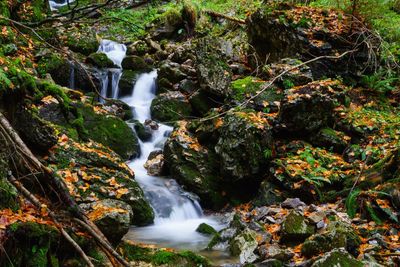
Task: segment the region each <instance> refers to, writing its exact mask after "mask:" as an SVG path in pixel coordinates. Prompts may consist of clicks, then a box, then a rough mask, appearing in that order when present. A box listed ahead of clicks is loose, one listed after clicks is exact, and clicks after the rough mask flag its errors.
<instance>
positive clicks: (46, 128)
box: [14, 108, 58, 152]
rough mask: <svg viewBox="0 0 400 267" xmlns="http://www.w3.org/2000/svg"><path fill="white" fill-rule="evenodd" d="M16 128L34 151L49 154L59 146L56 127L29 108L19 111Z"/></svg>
mask: <svg viewBox="0 0 400 267" xmlns="http://www.w3.org/2000/svg"><path fill="white" fill-rule="evenodd" d="M14 127H15V129H16V130H17V131H18V132H19V134H20V136H21V138H22V139H23V140H24V142H26V143H27V144H28V145H29V147H31V148H33V150H34V151H41V152H47V150H48V149H50V148H51V147H52V146H54V145H55V144H57V139H58V137H57V133H56V130H55V129H54V126H52V125H50V123H49V122H47V121H45V120H43V119H41V118H40V117H39V116H38V115H37V114H35V113H34V112H33V111H29V109H27V108H21V109H20V110H19V111H17V113H16V118H15V120H14Z"/></svg>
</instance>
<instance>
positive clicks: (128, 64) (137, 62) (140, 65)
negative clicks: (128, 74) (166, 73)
mask: <svg viewBox="0 0 400 267" xmlns="http://www.w3.org/2000/svg"><path fill="white" fill-rule="evenodd" d="M122 68H123V69H126V70H133V71H137V72H149V71H151V67H150V66H149V65H148V64H147V63H146V62H145V61H144V59H143V58H141V57H139V56H126V57H125V58H124V59H123V60H122Z"/></svg>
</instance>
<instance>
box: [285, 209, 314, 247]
mask: <svg viewBox="0 0 400 267" xmlns="http://www.w3.org/2000/svg"><path fill="white" fill-rule="evenodd" d="M314 232H315V229H314V227H313V226H311V225H310V224H309V223H308V221H307V219H306V218H305V217H304V216H303V215H301V214H300V213H298V212H296V211H291V212H290V213H289V214H288V215H287V216H286V218H285V220H284V221H283V223H282V228H281V242H283V243H287V242H302V241H304V240H305V239H306V238H307V237H309V236H311V235H312V234H313V233H314Z"/></svg>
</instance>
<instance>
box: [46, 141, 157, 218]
mask: <svg viewBox="0 0 400 267" xmlns="http://www.w3.org/2000/svg"><path fill="white" fill-rule="evenodd" d="M47 164H50V166H53V167H54V168H56V169H57V173H58V174H59V175H60V176H61V177H62V178H63V179H64V181H65V183H66V185H67V187H68V189H69V192H70V194H71V196H72V197H74V198H75V200H76V201H77V203H78V204H81V203H91V202H96V201H99V200H104V199H113V200H118V201H123V202H125V203H127V204H129V205H130V207H131V208H132V211H133V219H132V223H133V224H135V225H147V224H150V223H152V222H153V219H154V213H153V210H152V208H151V207H150V205H149V204H148V202H147V201H146V199H145V197H144V194H143V191H142V189H141V188H140V187H139V185H138V184H137V182H136V181H135V180H134V174H133V171H132V170H131V169H129V167H128V166H127V165H126V164H125V163H124V161H123V160H122V159H121V157H119V156H118V155H117V154H116V153H115V152H113V151H112V150H110V149H108V148H106V147H104V146H103V145H101V144H99V143H95V142H93V141H90V142H88V143H78V142H75V141H73V140H71V139H70V138H68V137H67V136H65V135H64V136H63V137H61V138H60V139H59V143H58V144H57V146H56V147H54V149H53V150H52V151H51V153H50V155H49V158H48V159H47ZM103 206H104V205H103Z"/></svg>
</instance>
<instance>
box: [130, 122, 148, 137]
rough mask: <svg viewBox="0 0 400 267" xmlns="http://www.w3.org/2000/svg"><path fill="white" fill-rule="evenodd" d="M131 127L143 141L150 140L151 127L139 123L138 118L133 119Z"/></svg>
mask: <svg viewBox="0 0 400 267" xmlns="http://www.w3.org/2000/svg"><path fill="white" fill-rule="evenodd" d="M132 123H133V128H134V129H135V132H136V135H137V136H138V137H139V139H140V140H142V141H143V142H147V141H150V140H151V137H152V129H151V127H150V126H149V125H144V124H142V123H140V122H139V121H138V120H133V121H132Z"/></svg>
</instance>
